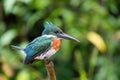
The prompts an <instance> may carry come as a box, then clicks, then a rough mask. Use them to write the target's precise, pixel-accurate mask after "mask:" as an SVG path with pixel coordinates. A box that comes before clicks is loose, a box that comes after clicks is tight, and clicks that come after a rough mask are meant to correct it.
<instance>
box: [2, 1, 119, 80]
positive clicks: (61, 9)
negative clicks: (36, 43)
mask: <svg viewBox="0 0 120 80" xmlns="http://www.w3.org/2000/svg"><path fill="white" fill-rule="evenodd" d="M46 21H50V22H52V23H54V24H55V25H57V26H58V27H60V28H61V29H62V30H63V31H64V32H65V33H67V34H69V35H71V36H73V37H75V38H77V39H78V40H80V43H76V42H72V41H68V40H62V47H61V49H60V50H59V52H57V53H56V54H55V55H54V56H52V57H51V59H52V61H53V62H54V67H55V71H56V75H57V80H120V0H0V80H47V79H48V76H47V72H46V68H45V64H44V61H39V62H37V63H34V64H33V65H23V63H22V61H23V59H24V57H25V56H24V55H23V54H22V53H21V52H20V51H17V50H14V49H12V48H11V47H10V45H18V46H21V47H25V46H26V45H27V44H28V43H29V42H30V41H32V40H33V39H34V38H36V37H37V36H40V35H41V32H42V30H43V29H44V23H45V22H46Z"/></svg>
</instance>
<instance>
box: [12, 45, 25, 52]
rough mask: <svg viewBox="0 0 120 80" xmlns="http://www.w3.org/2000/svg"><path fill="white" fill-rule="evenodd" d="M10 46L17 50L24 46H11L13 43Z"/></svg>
mask: <svg viewBox="0 0 120 80" xmlns="http://www.w3.org/2000/svg"><path fill="white" fill-rule="evenodd" d="M11 47H12V48H14V49H17V50H22V51H24V48H21V47H19V46H13V45H11Z"/></svg>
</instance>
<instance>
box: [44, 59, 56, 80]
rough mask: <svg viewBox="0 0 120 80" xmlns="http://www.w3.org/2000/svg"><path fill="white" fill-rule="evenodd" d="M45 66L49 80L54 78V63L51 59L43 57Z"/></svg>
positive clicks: (54, 79)
mask: <svg viewBox="0 0 120 80" xmlns="http://www.w3.org/2000/svg"><path fill="white" fill-rule="evenodd" d="M45 66H46V69H47V74H48V76H49V80H56V75H55V70H54V64H53V62H52V61H51V60H46V59H45Z"/></svg>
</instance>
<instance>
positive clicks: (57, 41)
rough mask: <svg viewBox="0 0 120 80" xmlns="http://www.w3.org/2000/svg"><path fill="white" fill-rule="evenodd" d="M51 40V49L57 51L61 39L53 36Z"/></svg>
mask: <svg viewBox="0 0 120 80" xmlns="http://www.w3.org/2000/svg"><path fill="white" fill-rule="evenodd" d="M52 41H53V42H52V47H53V49H55V50H56V51H58V50H59V49H60V47H61V40H60V39H58V38H53V39H52Z"/></svg>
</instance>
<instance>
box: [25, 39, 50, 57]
mask: <svg viewBox="0 0 120 80" xmlns="http://www.w3.org/2000/svg"><path fill="white" fill-rule="evenodd" d="M51 43H52V38H48V37H38V38H36V39H34V40H33V41H32V42H31V43H29V44H28V45H27V46H26V48H25V52H26V54H27V55H30V56H32V57H36V56H38V55H40V54H42V53H44V52H45V51H47V50H48V49H49V48H50V47H51Z"/></svg>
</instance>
